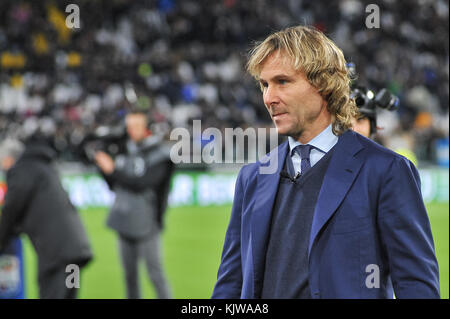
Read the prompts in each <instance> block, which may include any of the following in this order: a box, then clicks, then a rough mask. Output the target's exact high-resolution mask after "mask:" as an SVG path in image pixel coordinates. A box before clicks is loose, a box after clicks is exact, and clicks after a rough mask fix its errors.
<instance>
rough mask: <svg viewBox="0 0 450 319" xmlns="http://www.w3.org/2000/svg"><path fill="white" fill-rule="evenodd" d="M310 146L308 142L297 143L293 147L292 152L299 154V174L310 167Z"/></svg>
mask: <svg viewBox="0 0 450 319" xmlns="http://www.w3.org/2000/svg"><path fill="white" fill-rule="evenodd" d="M311 149H312V146H311V145H309V144H306V145H297V146H296V147H295V148H294V152H295V153H297V154H298V155H300V158H301V159H302V161H301V174H302V175H304V174H305V173H306V172H307V171H308V170H309V169H310V168H311V163H310V161H309V153H310V152H311Z"/></svg>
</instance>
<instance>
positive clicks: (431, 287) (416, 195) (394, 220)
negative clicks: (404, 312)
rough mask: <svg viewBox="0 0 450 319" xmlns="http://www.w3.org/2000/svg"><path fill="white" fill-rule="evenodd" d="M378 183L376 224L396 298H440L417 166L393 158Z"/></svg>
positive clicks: (437, 274) (429, 229)
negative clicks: (380, 184) (379, 183)
mask: <svg viewBox="0 0 450 319" xmlns="http://www.w3.org/2000/svg"><path fill="white" fill-rule="evenodd" d="M384 179H385V180H384V183H383V185H382V186H381V193H380V200H379V210H378V224H379V228H380V235H381V236H380V237H381V241H382V245H383V247H384V248H385V251H386V254H387V258H388V262H389V268H390V271H391V277H392V284H393V288H394V292H395V296H396V297H397V298H408V299H409V298H440V293H439V269H438V263H437V260H436V256H435V251H434V243H433V237H432V234H431V228H430V222H429V220H428V215H427V211H426V208H425V205H424V202H423V199H422V194H421V191H420V177H419V173H418V171H417V169H416V168H415V167H414V165H413V164H412V163H411V162H410V161H409V160H407V159H405V158H403V157H398V158H395V159H394V161H393V162H392V163H391V166H390V168H389V170H388V172H387V174H386V175H385V178H384Z"/></svg>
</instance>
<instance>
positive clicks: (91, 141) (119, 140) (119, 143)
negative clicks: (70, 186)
mask: <svg viewBox="0 0 450 319" xmlns="http://www.w3.org/2000/svg"><path fill="white" fill-rule="evenodd" d="M126 141H127V132H126V128H125V126H124V125H120V126H115V127H109V126H99V127H98V128H97V129H96V130H95V131H94V132H93V133H91V134H89V135H87V136H86V137H85V138H84V139H83V141H82V142H81V143H80V153H81V156H82V159H83V160H84V161H85V162H88V163H94V162H95V153H96V152H98V151H103V152H106V153H108V154H110V155H111V156H112V157H114V156H115V155H118V154H120V153H124V152H125V149H126Z"/></svg>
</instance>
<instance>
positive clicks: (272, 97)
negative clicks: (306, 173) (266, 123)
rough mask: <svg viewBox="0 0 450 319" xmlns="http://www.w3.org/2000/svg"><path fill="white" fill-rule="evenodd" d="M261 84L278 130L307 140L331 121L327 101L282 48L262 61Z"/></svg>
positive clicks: (301, 139) (268, 108)
mask: <svg viewBox="0 0 450 319" xmlns="http://www.w3.org/2000/svg"><path fill="white" fill-rule="evenodd" d="M260 84H261V87H262V89H263V99H264V104H265V106H266V108H267V110H268V111H269V114H270V116H271V117H272V120H273V121H274V123H275V126H276V128H277V131H278V134H281V135H288V136H292V137H293V138H295V139H296V140H298V141H300V142H301V143H304V144H305V143H307V142H309V141H310V140H311V139H313V138H314V137H315V136H316V135H318V134H319V133H320V132H321V131H323V130H324V129H325V128H326V127H327V126H328V125H329V124H330V123H331V114H330V113H329V112H328V110H327V103H326V101H325V100H324V99H323V98H322V97H321V95H320V94H319V93H318V91H317V89H316V88H315V87H313V86H312V85H311V84H310V83H309V82H308V80H307V79H306V77H305V75H304V74H303V73H302V72H301V71H296V70H295V69H294V68H293V67H292V63H291V62H290V59H289V58H288V57H287V56H285V54H284V53H283V52H279V51H277V52H274V53H272V54H271V55H269V56H268V57H267V58H266V59H265V60H264V61H263V64H262V67H261V73H260Z"/></svg>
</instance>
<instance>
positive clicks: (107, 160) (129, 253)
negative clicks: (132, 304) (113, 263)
mask: <svg viewBox="0 0 450 319" xmlns="http://www.w3.org/2000/svg"><path fill="white" fill-rule="evenodd" d="M125 124H126V128H127V133H128V137H129V140H128V141H127V144H126V152H125V153H124V154H119V155H118V156H117V157H116V158H115V160H113V159H112V158H111V156H109V155H108V154H107V153H105V152H103V151H97V152H96V153H95V161H96V164H97V165H98V167H99V168H100V170H101V172H102V174H103V176H104V178H105V180H106V182H107V183H108V185H109V187H110V188H111V190H113V191H114V192H115V195H116V196H115V201H114V204H113V206H112V208H111V211H110V214H109V217H108V220H107V225H108V226H109V227H111V228H112V229H114V230H115V231H117V233H118V237H119V251H120V257H121V260H122V265H123V267H124V270H125V279H126V287H127V297H128V298H130V299H137V298H140V289H139V281H138V261H139V259H140V258H143V259H144V260H145V263H146V266H147V270H148V273H149V275H150V279H151V280H152V282H153V284H154V287H155V290H156V293H157V296H158V298H160V299H167V298H171V292H170V287H169V284H168V282H167V279H166V276H165V274H164V271H163V268H162V263H161V240H160V234H161V230H162V225H163V213H164V211H165V209H166V206H167V199H168V193H169V183H170V177H171V173H172V170H173V164H172V162H171V160H170V157H169V149H168V148H167V147H166V146H165V145H164V144H163V143H162V139H161V138H159V137H158V136H155V135H152V133H151V131H150V130H149V129H148V122H147V117H146V115H145V113H141V112H132V113H129V114H128V115H127V116H126V118H125Z"/></svg>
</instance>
